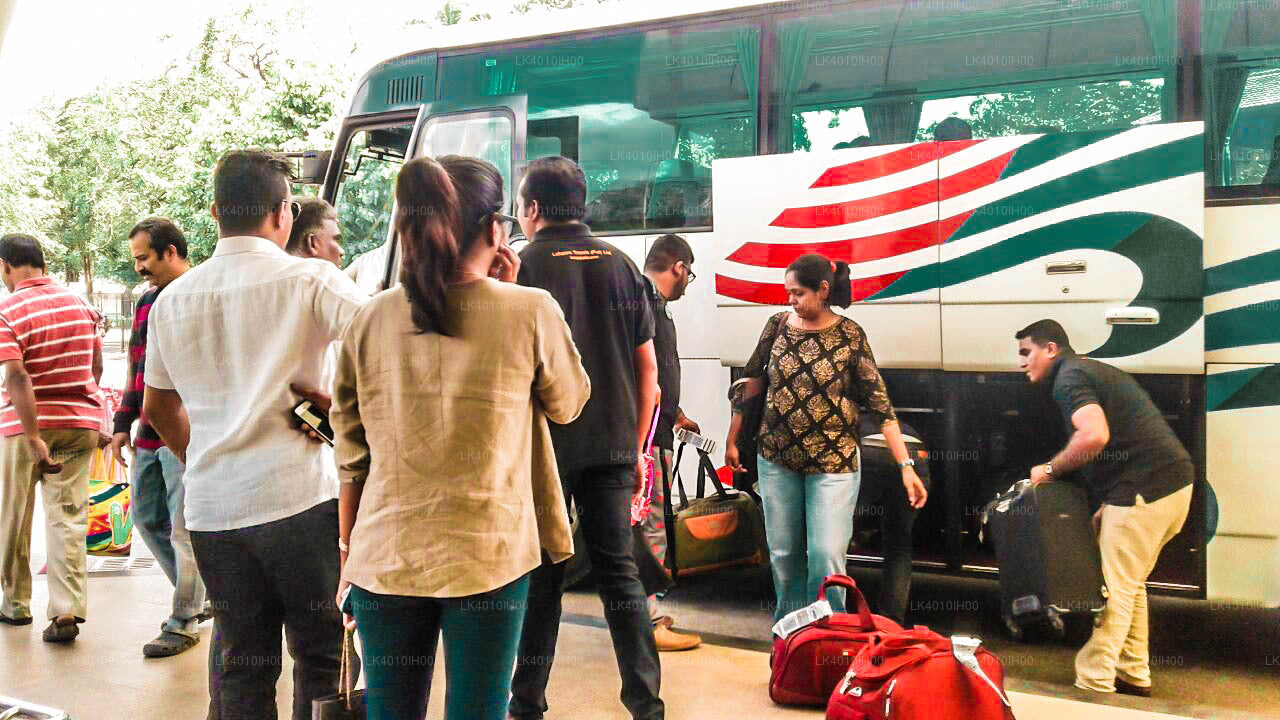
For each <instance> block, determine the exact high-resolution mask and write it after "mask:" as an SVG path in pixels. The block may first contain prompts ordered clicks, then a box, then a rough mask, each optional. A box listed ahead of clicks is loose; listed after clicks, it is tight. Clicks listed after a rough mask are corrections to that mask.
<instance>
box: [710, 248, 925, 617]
mask: <svg viewBox="0 0 1280 720" xmlns="http://www.w3.org/2000/svg"><path fill="white" fill-rule="evenodd" d="M785 285H786V289H787V295H788V297H789V299H790V304H791V308H792V309H791V312H783V313H778V314H777V315H774V316H773V317H771V318H769V320H768V322H767V323H766V325H765V329H764V332H762V333H761V335H760V340H759V342H757V344H756V349H755V351H754V352H753V353H752V354H751V358H750V359H749V360H748V361H747V364H746V367H744V368H743V374H742V377H743V378H747V379H748V382H746V383H742V384H738V385H735V386H734V388H733V396H732V397H731V398H730V399H731V401H732V403H733V418H732V420H731V421H730V424H729V436H728V438H727V439H726V440H725V464H726V465H728V466H729V467H731V468H733V469H734V471H736V472H745V471H746V468H744V467H743V466H742V463H741V462H740V458H739V457H738V447H737V439H738V433H739V431H740V429H741V426H742V411H743V408H744V405H745V402H746V400H747V399H749V398H750V397H752V396H754V395H755V394H757V393H759V392H765V393H767V395H766V396H765V398H766V399H765V412H764V417H763V419H762V420H761V422H760V430H759V436H758V445H757V446H758V447H759V459H758V467H759V476H760V496H761V498H762V499H763V500H764V522H765V534H766V535H767V536H768V540H769V559H770V562H771V569H772V572H773V583H774V588H775V592H776V593H777V608H776V609H775V611H774V619H775V620H777V619H781V618H782V617H783V616H785V615H786V614H787V613H790V612H793V611H795V610H798V609H800V608H802V607H805V606H807V605H809V604H810V603H812V602H813V600H814V598H816V597H817V596H818V590H819V588H820V587H821V586H822V581H823V580H824V579H825V578H826V577H827V576H828V575H833V574H844V572H845V555H846V552H847V550H848V547H849V538H850V536H851V535H852V534H853V514H854V510H855V509H856V505H857V500H858V487H859V484H860V476H859V473H860V470H859V466H858V406H859V405H861V406H863V407H866V408H867V409H868V410H870V411H871V412H873V413H875V414H876V416H877V418H878V419H879V421H880V428H881V432H882V433H883V434H884V438H885V442H886V444H887V445H888V446H889V450H890V451H891V452H892V453H893V457H894V460H896V461H897V463H898V467H899V468H901V470H902V484H903V487H904V488H905V490H906V493H907V498H908V499H909V500H910V502H911V505H912V507H915V508H919V507H923V506H924V503H925V500H926V499H927V497H928V493H927V492H926V491H925V488H924V484H923V483H921V482H920V478H919V477H918V476H917V475H916V472H915V468H914V466H915V461H914V460H912V459H911V457H910V455H909V454H908V452H907V447H906V444H905V443H904V442H903V440H902V432H901V430H900V429H899V427H898V419H897V415H896V414H895V413H894V410H893V405H892V404H891V403H890V401H889V392H888V390H886V389H885V385H884V380H883V379H882V378H881V377H880V370H879V368H877V367H876V361H875V356H874V355H872V353H871V345H870V343H869V342H868V341H867V336H866V333H864V332H863V330H862V327H861V326H860V325H858V323H856V322H854V321H853V320H851V319H849V318H847V317H843V316H841V315H838V314H836V313H835V312H832V310H831V308H832V307H833V306H834V307H848V306H849V304H850V303H851V302H852V297H853V294H852V287H851V285H850V282H849V266H848V265H847V264H845V263H843V262H839V263H837V262H832V261H831V260H828V259H827V258H825V257H823V256H821V255H814V254H809V255H801V256H800V257H799V258H797V259H796V260H795V261H794V262H792V263H791V264H790V265H789V266H787V271H786V275H785ZM827 599H828V601H829V602H830V603H831V606H832V609H834V610H836V611H837V612H840V611H843V609H844V591H843V590H840V589H832V590H829V591H828V596H827Z"/></svg>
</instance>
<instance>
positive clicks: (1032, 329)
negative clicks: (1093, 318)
mask: <svg viewBox="0 0 1280 720" xmlns="http://www.w3.org/2000/svg"><path fill="white" fill-rule="evenodd" d="M1023 338H1029V339H1030V340H1031V342H1033V343H1035V344H1037V345H1039V346H1040V347H1045V346H1046V345H1048V344H1049V343H1057V345H1058V347H1059V348H1061V349H1062V350H1064V351H1066V352H1075V350H1073V349H1071V339H1070V338H1068V337H1067V331H1066V330H1064V329H1063V328H1062V325H1060V324H1059V323H1058V321H1057V320H1049V319H1047V318H1046V319H1044V320H1037V321H1035V322H1033V323H1031V324H1030V325H1028V326H1026V327H1024V328H1022V329H1021V330H1019V331H1018V332H1016V333H1014V335H1013V339H1014V340H1021V339H1023Z"/></svg>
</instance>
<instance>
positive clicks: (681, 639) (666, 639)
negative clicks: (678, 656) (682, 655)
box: [653, 625, 702, 652]
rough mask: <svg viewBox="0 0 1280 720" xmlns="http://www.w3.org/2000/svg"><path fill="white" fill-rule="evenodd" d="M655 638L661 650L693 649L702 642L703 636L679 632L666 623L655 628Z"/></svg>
mask: <svg viewBox="0 0 1280 720" xmlns="http://www.w3.org/2000/svg"><path fill="white" fill-rule="evenodd" d="M653 640H654V642H656V643H657V644H658V651H659V652H677V651H680V650H692V649H694V648H696V647H698V646H699V645H701V644H702V638H700V637H698V636H697V635H691V634H686V633H678V632H676V631H674V630H672V629H671V628H669V627H666V626H665V625H659V626H657V627H655V628H654V629H653Z"/></svg>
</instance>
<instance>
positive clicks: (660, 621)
mask: <svg viewBox="0 0 1280 720" xmlns="http://www.w3.org/2000/svg"><path fill="white" fill-rule="evenodd" d="M644 276H645V278H646V279H647V280H648V281H649V283H648V285H649V299H650V302H652V303H653V320H654V335H653V350H654V354H655V355H656V356H657V358H658V387H659V389H661V390H662V398H661V400H662V406H661V408H660V409H659V412H658V428H657V431H656V432H655V433H654V436H653V444H654V446H655V447H656V448H657V451H658V452H657V457H655V458H654V463H655V469H657V470H658V471H659V472H661V473H662V475H661V476H660V479H659V480H658V481H657V482H655V483H654V487H653V505H652V508H653V509H652V511H651V512H650V513H649V515H648V517H646V518H645V519H644V521H643V522H642V523H641V524H640V535H641V536H642V538H643V540H644V542H643V544H640V543H637V546H636V562H637V563H643V562H646V560H647V558H646V557H644V556H643V554H644V553H649V556H650V557H652V561H651V562H652V563H656V564H657V565H658V566H662V565H664V564H665V562H666V559H667V553H668V552H669V550H670V549H669V548H668V547H667V528H666V518H665V516H664V514H663V503H664V501H665V495H664V486H667V487H669V486H670V485H671V483H672V482H673V467H672V463H673V462H674V460H673V457H672V455H673V453H672V451H673V450H674V448H675V429H676V428H685V429H687V430H689V431H690V432H694V433H701V432H702V429H701V428H700V427H698V423H696V422H694V421H693V420H690V419H689V418H688V417H686V416H685V414H684V411H683V410H681V409H680V352H679V350H677V349H676V323H675V319H674V318H672V316H671V306H670V304H669V303H673V302H675V301H676V300H679V299H680V298H682V297H684V293H685V291H686V290H687V289H688V288H689V283H691V282H693V279H694V278H695V277H696V276H695V275H694V272H693V248H691V247H689V243H688V242H686V241H685V239H684V238H682V237H680V236H679V235H663V236H661V237H659V238H657V239H656V240H654V241H653V244H652V245H651V246H650V247H649V253H648V254H647V255H646V256H645V259H644ZM664 480H665V482H663V481H664ZM641 576H642V577H644V574H643V573H642V574H641ZM657 577H659V578H661V575H657ZM646 582H648V581H647V580H646ZM665 589H666V587H665V586H663V587H656V588H646V590H648V591H649V593H650V594H649V616H650V618H652V620H653V637H654V639H655V640H656V641H657V643H658V650H659V651H671V650H692V649H693V648H696V647H697V646H698V645H699V644H701V643H702V638H699V637H698V636H697V635H691V634H688V633H678V632H676V631H674V630H672V629H671V626H672V624H674V620H673V619H672V618H671V617H670V616H667V615H660V614H659V613H658V600H657V597H656V593H658V592H661V591H663V590H665Z"/></svg>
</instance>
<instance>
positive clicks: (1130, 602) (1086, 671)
mask: <svg viewBox="0 0 1280 720" xmlns="http://www.w3.org/2000/svg"><path fill="white" fill-rule="evenodd" d="M1191 492H1192V486H1191V485H1188V486H1186V487H1184V488H1182V489H1181V490H1179V491H1177V492H1175V493H1172V494H1170V495H1167V496H1165V497H1162V498H1160V499H1159V500H1157V501H1155V502H1153V503H1147V502H1144V501H1143V499H1142V496H1141V495H1139V496H1138V497H1137V499H1136V500H1135V502H1134V504H1133V505H1132V506H1130V507H1123V506H1119V505H1108V506H1106V508H1104V509H1103V511H1102V529H1101V531H1100V534H1099V537H1098V545H1099V547H1100V548H1101V550H1102V576H1103V579H1104V580H1105V581H1106V583H1107V590H1108V591H1109V592H1110V597H1108V598H1107V609H1106V610H1104V611H1103V612H1102V624H1101V625H1100V626H1098V627H1096V628H1094V629H1093V635H1092V636H1091V637H1090V638H1089V642H1087V643H1085V646H1084V647H1083V648H1081V649H1080V652H1079V653H1077V654H1076V687H1079V688H1084V689H1085V690H1096V691H1098V692H1115V689H1116V677H1117V676H1118V677H1119V678H1120V679H1121V680H1124V681H1125V682H1127V683H1129V684H1131V685H1138V686H1141V687H1150V685H1151V665H1150V651H1149V649H1148V647H1147V634H1148V619H1147V576H1148V575H1150V574H1151V571H1152V570H1153V569H1154V568H1155V566H1156V560H1157V559H1158V558H1159V557H1160V549H1161V548H1163V547H1164V546H1165V543H1167V542H1169V540H1171V539H1173V536H1174V535H1177V534H1178V531H1179V530H1181V529H1182V524H1183V523H1184V522H1185V521H1186V519H1187V511H1188V510H1189V509H1190V507H1191Z"/></svg>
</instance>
